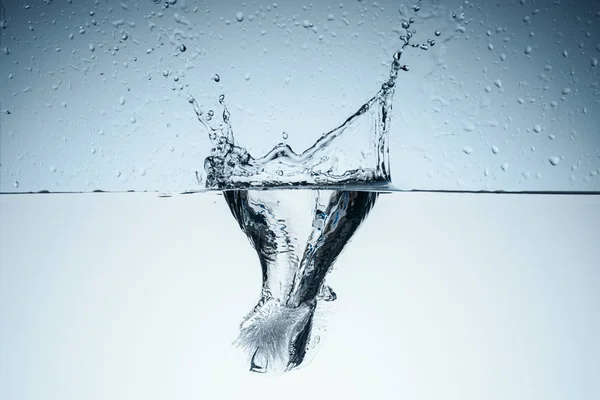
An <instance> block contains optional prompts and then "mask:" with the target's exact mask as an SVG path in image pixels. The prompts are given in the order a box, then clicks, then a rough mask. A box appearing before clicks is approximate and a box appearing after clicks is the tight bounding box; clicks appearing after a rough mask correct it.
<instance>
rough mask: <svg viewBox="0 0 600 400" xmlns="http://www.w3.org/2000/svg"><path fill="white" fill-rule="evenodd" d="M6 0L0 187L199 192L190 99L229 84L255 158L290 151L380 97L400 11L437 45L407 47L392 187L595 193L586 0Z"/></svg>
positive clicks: (594, 47) (238, 126)
mask: <svg viewBox="0 0 600 400" xmlns="http://www.w3.org/2000/svg"><path fill="white" fill-rule="evenodd" d="M2 2H3V6H4V10H5V11H4V13H3V14H4V19H5V21H6V23H3V26H5V28H4V29H0V38H1V44H0V47H1V48H2V50H3V51H2V52H0V60H1V61H0V82H2V84H1V85H0V87H1V89H0V101H1V106H0V108H1V109H2V113H1V114H0V115H1V121H0V122H1V135H0V140H1V142H0V161H1V162H2V166H1V167H0V173H1V175H0V191H2V192H11V191H12V192H15V191H17V192H21V191H25V192H27V191H38V190H49V191H92V190H95V189H103V190H120V191H123V190H130V189H133V190H159V191H183V190H194V189H199V188H201V187H203V184H202V183H201V186H198V184H197V183H196V178H195V174H194V171H196V170H203V161H204V158H205V157H206V156H207V155H208V154H209V151H210V143H209V141H208V138H207V135H206V132H205V131H204V129H202V128H201V126H200V124H199V123H198V122H197V121H196V120H195V116H194V114H193V111H192V108H191V106H190V105H189V104H188V102H187V96H188V94H192V95H194V96H195V97H196V98H197V99H198V101H199V103H200V104H201V106H203V108H204V109H205V110H206V109H209V108H210V107H212V105H214V104H216V103H217V99H218V96H219V95H220V94H222V93H223V94H225V96H226V101H227V102H228V105H229V107H230V110H231V114H232V123H233V127H234V130H235V133H236V137H237V139H238V143H240V144H241V145H242V146H245V147H247V148H248V149H249V151H250V153H251V154H254V155H255V156H256V157H258V156H260V155H262V154H264V152H266V151H267V150H269V149H270V148H271V147H273V145H274V144H275V143H278V142H279V141H281V140H282V139H281V137H282V132H284V131H285V132H287V133H288V135H289V139H288V143H289V144H290V145H291V146H292V147H293V148H295V149H296V150H297V151H302V150H303V149H305V148H306V147H307V146H308V145H310V144H312V143H313V142H314V141H315V140H316V139H318V138H319V136H320V134H321V133H323V132H326V131H329V130H330V129H333V128H334V127H336V126H338V125H339V124H340V123H341V122H343V121H344V120H345V119H346V118H347V117H348V116H349V115H351V114H352V113H354V112H355V111H356V110H357V109H358V108H359V107H360V106H361V105H362V104H363V103H364V102H365V101H366V100H368V99H369V98H370V97H371V96H373V95H374V94H375V93H376V92H377V90H378V88H379V87H380V85H381V84H382V83H383V82H384V81H385V80H386V79H387V76H388V71H389V65H390V61H391V59H392V55H393V54H394V52H395V51H396V50H397V49H398V47H399V45H400V41H399V39H398V33H399V31H400V30H399V28H400V24H401V21H402V20H404V19H407V18H409V17H414V18H415V19H416V22H415V25H414V28H415V29H416V30H417V34H416V37H415V39H416V40H415V41H416V42H421V43H424V42H426V40H427V39H429V38H432V39H435V40H436V41H437V44H436V45H435V46H434V47H432V48H431V49H430V50H429V51H420V50H417V49H414V51H410V52H408V53H407V54H406V56H405V58H404V62H405V63H406V64H408V65H409V66H410V67H411V70H410V71H409V72H407V73H404V74H401V76H400V78H399V81H398V89H397V93H396V97H395V103H394V111H393V117H392V128H391V131H390V139H391V145H390V154H391V163H392V176H393V183H394V185H395V186H396V187H397V188H400V189H454V190H561V191H598V190H600V177H599V175H600V173H599V172H600V170H599V168H600V132H599V129H600V128H599V127H600V117H599V115H600V106H599V100H600V99H599V93H600V91H599V82H600V80H599V77H600V73H599V72H600V70H599V68H598V67H597V63H598V58H599V57H600V33H599V29H598V24H599V23H600V9H599V6H598V2H597V1H585V0H582V1H537V2H535V1H531V0H521V1H502V2H492V1H480V2H462V1H457V0H450V1H439V0H433V1H422V2H419V3H420V4H421V10H420V11H419V12H414V11H413V9H412V7H411V6H409V5H410V4H412V3H404V2H396V1H379V2H371V1H354V0H353V1H347V2H329V1H319V2H317V1H315V2H313V3H305V2H297V1H291V0H289V1H278V2H277V3H272V2H255V1H248V2H239V1H229V0H228V1H214V2H211V1H209V2H202V1H198V2H195V1H190V0H177V1H176V2H175V4H173V5H170V6H169V7H168V8H165V6H164V4H165V2H159V4H154V3H153V2H152V1H151V0H141V1H125V0H124V1H123V2H118V1H108V0H97V1H62V0H61V1H50V0H48V1H45V2H41V1H39V2H31V4H30V3H27V2H22V1H17V0H2ZM171 2H172V1H171ZM238 12H241V13H242V14H243V20H242V21H241V22H238V21H237V18H236V13H238ZM453 13H454V14H456V18H452V14H453ZM305 22H306V26H308V27H305ZM311 24H312V27H311ZM436 30H439V31H441V33H442V34H441V36H440V37H435V36H434V32H435V31H436ZM182 44H183V45H185V47H186V51H185V52H183V53H182V52H181V51H180V48H181V47H180V46H181V45H182ZM528 48H529V50H528ZM91 49H93V51H92V50H91ZM165 72H166V75H167V77H165ZM215 73H218V74H219V75H220V77H221V81H220V82H219V83H215V82H214V81H213V80H212V76H213V74H215ZM121 103H123V104H121ZM7 112H10V114H7ZM494 146H496V147H497V149H498V152H497V154H495V153H494V152H493V150H492V149H493V147H494ZM551 157H557V160H558V161H559V163H558V164H557V165H556V166H552V164H551V163H550V162H549V159H550V158H551ZM503 166H504V168H503ZM16 182H18V187H16V186H17V185H16Z"/></svg>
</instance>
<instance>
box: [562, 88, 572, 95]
mask: <svg viewBox="0 0 600 400" xmlns="http://www.w3.org/2000/svg"><path fill="white" fill-rule="evenodd" d="M569 93H571V88H568V87H567V88H564V89H563V90H562V94H564V95H567V94H569Z"/></svg>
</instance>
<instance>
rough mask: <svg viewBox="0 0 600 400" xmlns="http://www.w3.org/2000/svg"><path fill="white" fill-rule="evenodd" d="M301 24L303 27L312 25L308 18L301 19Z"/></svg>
mask: <svg viewBox="0 0 600 400" xmlns="http://www.w3.org/2000/svg"><path fill="white" fill-rule="evenodd" d="M302 26H303V27H305V28H310V27H311V26H312V24H311V23H310V21H309V20H307V19H305V20H304V21H302Z"/></svg>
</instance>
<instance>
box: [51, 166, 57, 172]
mask: <svg viewBox="0 0 600 400" xmlns="http://www.w3.org/2000/svg"><path fill="white" fill-rule="evenodd" d="M50 172H52V173H54V172H56V167H55V166H54V165H51V166H50Z"/></svg>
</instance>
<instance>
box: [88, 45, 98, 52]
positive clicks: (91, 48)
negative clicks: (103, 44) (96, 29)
mask: <svg viewBox="0 0 600 400" xmlns="http://www.w3.org/2000/svg"><path fill="white" fill-rule="evenodd" d="M89 49H90V51H94V50H95V49H96V47H95V46H94V43H90V45H89Z"/></svg>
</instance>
